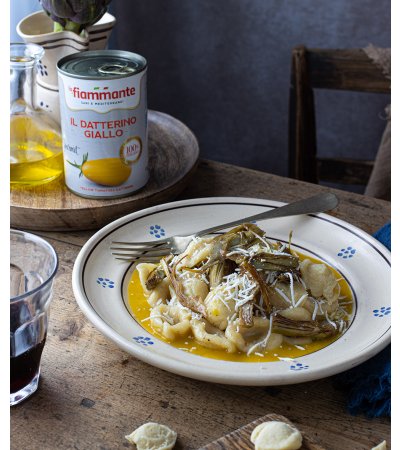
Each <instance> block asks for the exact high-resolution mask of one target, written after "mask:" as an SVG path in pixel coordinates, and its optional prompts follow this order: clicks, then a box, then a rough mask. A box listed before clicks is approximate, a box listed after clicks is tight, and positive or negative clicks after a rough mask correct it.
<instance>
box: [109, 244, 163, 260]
mask: <svg viewBox="0 0 400 450" xmlns="http://www.w3.org/2000/svg"><path fill="white" fill-rule="evenodd" d="M111 243H112V244H118V245H129V247H110V250H118V251H122V252H125V253H115V252H112V253H111V254H112V255H114V256H124V258H115V259H119V260H121V261H138V262H139V261H147V262H159V261H160V260H161V257H163V256H166V255H168V254H169V253H170V252H171V247H169V246H165V245H163V244H166V241H162V242H157V243H155V242H154V241H151V242H135V243H133V242H115V241H112V242H111ZM154 244H156V245H154ZM147 245H153V247H147ZM136 246H139V247H136ZM145 253H148V254H145Z"/></svg>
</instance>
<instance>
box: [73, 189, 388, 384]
mask: <svg viewBox="0 0 400 450" xmlns="http://www.w3.org/2000/svg"><path fill="white" fill-rule="evenodd" d="M210 203H214V204H215V203H225V204H246V205H249V204H250V205H256V206H266V207H271V208H273V207H279V206H283V205H285V204H287V203H283V202H278V201H275V200H267V199H256V198H250V197H205V198H198V199H190V200H181V201H178V202H170V203H165V204H162V205H157V206H153V207H150V208H146V209H143V210H140V211H137V212H134V213H132V214H129V215H127V216H124V217H122V218H120V219H117V220H115V221H114V222H111V223H110V224H108V225H106V226H105V227H103V228H102V229H100V230H99V231H98V232H96V233H95V234H94V235H93V236H92V237H91V238H90V239H89V240H88V241H87V243H86V244H85V245H84V246H83V248H82V249H81V251H80V253H79V255H78V257H77V259H76V261H75V265H74V269H73V273H72V286H73V291H74V295H75V298H76V300H77V303H78V305H79V307H80V309H81V310H82V312H83V314H84V315H85V316H86V317H87V319H88V320H89V321H90V322H91V323H92V325H93V326H94V327H95V328H96V329H97V330H98V331H99V332H100V333H101V334H103V335H104V336H106V337H107V338H108V339H109V340H110V341H112V342H113V343H114V344H116V345H117V346H118V347H120V348H122V349H123V350H125V351H126V352H128V353H130V354H132V355H133V356H135V357H136V358H138V359H140V360H143V361H145V362H147V363H148V364H151V365H153V366H155V367H158V368H160V369H163V370H166V371H168V372H172V373H175V374H178V375H182V376H185V377H188V378H194V379H199V380H203V381H210V382H215V383H221V384H235V385H247V386H267V385H285V384H295V383H303V382H306V381H312V380H317V379H320V378H324V377H327V376H331V375H335V374H337V373H339V372H343V371H345V370H348V369H350V368H353V367H355V366H357V365H359V364H361V363H362V362H364V361H366V360H367V359H369V358H371V357H373V356H375V355H376V354H377V353H379V352H380V351H381V350H383V349H384V348H385V347H386V346H387V345H388V344H389V343H390V341H391V327H390V326H389V328H388V329H387V330H386V332H385V333H383V334H382V335H381V336H380V337H379V338H378V339H377V340H376V341H375V342H373V343H372V344H370V345H369V346H368V347H366V348H364V349H362V350H361V351H359V352H357V353H355V354H354V355H353V357H352V358H350V359H348V360H347V361H346V362H344V363H342V364H341V365H340V366H333V367H330V368H329V369H327V368H321V369H315V370H313V371H312V372H308V371H302V372H295V373H290V372H285V373H283V375H282V373H280V372H277V373H274V374H273V375H274V376H271V374H269V373H268V372H265V373H263V374H262V375H263V376H261V377H260V375H257V376H256V375H255V374H253V375H249V374H246V375H245V374H241V373H235V374H234V376H233V377H232V378H229V379H226V376H225V375H224V373H225V371H224V370H223V369H218V368H213V369H210V368H204V367H199V366H195V367H196V372H195V373H194V372H193V367H194V366H193V365H188V364H187V363H182V362H180V361H176V360H173V364H174V366H173V367H171V359H170V358H169V357H168V356H163V355H155V354H152V353H151V352H147V351H146V349H145V348H142V347H140V346H133V345H132V342H131V341H129V340H128V339H126V338H124V337H123V336H120V335H119V334H118V333H117V332H116V331H115V330H113V329H112V328H111V327H110V326H109V325H108V324H107V323H106V322H105V321H104V320H103V319H101V318H100V317H99V316H98V314H97V313H96V311H95V310H94V308H93V307H92V306H91V305H90V302H89V301H88V299H87V298H86V296H85V294H84V293H83V292H82V289H81V287H80V281H81V280H80V278H81V275H82V269H83V264H84V259H85V257H86V255H87V254H88V252H89V254H90V252H91V251H93V249H94V248H95V246H96V244H97V243H98V242H99V241H100V240H101V239H104V238H105V237H106V236H107V235H108V234H110V233H112V232H113V231H115V230H116V229H117V228H120V227H121V226H124V225H125V224H127V223H128V222H131V221H132V220H135V219H139V218H141V217H144V216H145V215H150V214H155V213H159V212H162V211H167V210H169V209H171V208H179V207H188V206H196V205H204V204H210ZM309 216H312V217H315V218H320V219H322V220H326V221H329V222H332V223H334V224H335V225H338V226H340V227H342V228H344V229H346V230H347V231H349V232H351V233H353V234H355V235H356V236H358V237H360V238H361V239H362V240H364V241H365V242H366V243H368V244H369V245H370V246H371V247H373V248H374V249H375V250H376V251H377V252H378V253H379V254H380V255H381V256H382V257H383V258H384V259H385V260H386V261H387V263H388V264H389V266H390V265H391V263H390V260H391V252H390V251H389V250H388V249H387V248H386V247H385V246H384V245H383V244H381V243H380V242H379V241H378V240H376V239H375V238H373V237H372V236H370V235H369V234H368V233H366V232H364V231H363V230H361V229H359V228H357V227H355V226H354V225H351V224H350V223H348V222H345V221H343V220H341V219H338V218H336V217H334V216H331V215H328V214H323V213H321V214H309ZM121 301H123V300H122V299H121ZM132 320H133V319H132ZM144 333H147V332H146V331H145V330H144ZM212 361H215V360H212ZM253 364H259V363H253ZM265 364H275V363H265ZM276 364H279V363H276ZM277 374H279V377H278V376H277Z"/></svg>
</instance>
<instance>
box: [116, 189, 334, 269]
mask: <svg viewBox="0 0 400 450" xmlns="http://www.w3.org/2000/svg"><path fill="white" fill-rule="evenodd" d="M338 203H339V199H338V197H337V196H336V195H335V194H331V193H328V192H327V193H324V194H319V195H315V196H314V197H310V198H306V199H304V200H300V201H297V202H293V203H289V204H288V205H285V206H281V207H279V208H275V209H272V210H270V211H266V212H263V213H261V214H256V215H254V216H250V217H245V218H243V219H239V220H235V221H233V222H229V223H224V224H223V225H217V226H215V227H211V228H207V229H206V230H202V231H198V232H197V233H194V234H191V235H190V236H173V237H169V238H166V239H164V240H163V241H148V242H111V243H112V244H118V245H127V246H130V247H131V248H123V247H122V248H121V247H110V249H111V250H120V251H121V250H122V251H124V252H135V253H112V254H113V255H115V256H125V258H116V259H119V260H122V261H148V262H158V261H159V260H160V257H161V256H166V255H168V254H171V253H172V254H174V255H179V254H180V253H183V252H184V251H185V250H186V248H187V247H188V245H189V244H190V243H191V242H192V240H193V238H196V237H200V236H204V235H206V234H210V233H212V232H214V231H218V230H222V229H224V228H231V227H234V226H236V225H241V224H242V223H246V222H254V221H257V220H266V219H275V218H277V217H287V216H297V215H300V214H312V213H314V214H317V213H320V212H324V211H329V210H330V209H333V208H336V206H337V205H338ZM150 245H151V247H149V246H150ZM132 247H133V248H132ZM144 253H148V254H144Z"/></svg>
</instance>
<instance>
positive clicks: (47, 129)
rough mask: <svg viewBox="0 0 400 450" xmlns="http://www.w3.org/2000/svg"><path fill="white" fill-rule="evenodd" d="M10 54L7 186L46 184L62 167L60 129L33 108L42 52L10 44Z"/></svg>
mask: <svg viewBox="0 0 400 450" xmlns="http://www.w3.org/2000/svg"><path fill="white" fill-rule="evenodd" d="M10 50H11V58H10V69H11V70H10V76H11V80H10V88H11V103H10V183H11V185H14V186H17V185H22V186H24V185H25V186H33V185H37V184H43V183H47V182H49V181H51V180H54V179H55V178H57V177H58V176H59V175H60V174H61V173H62V172H63V169H64V165H63V152H62V137H61V129H60V126H59V124H58V123H57V122H56V121H55V119H53V117H52V116H51V115H50V114H49V113H47V112H46V111H44V110H40V109H37V108H36V64H37V62H38V61H39V59H40V58H41V57H42V56H43V54H44V50H43V48H42V47H40V46H38V45H35V44H11V48H10Z"/></svg>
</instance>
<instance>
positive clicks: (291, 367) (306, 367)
mask: <svg viewBox="0 0 400 450" xmlns="http://www.w3.org/2000/svg"><path fill="white" fill-rule="evenodd" d="M309 367H310V366H303V364H300V363H297V364H296V365H295V366H290V370H296V371H297V370H303V369H308V368H309Z"/></svg>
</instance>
